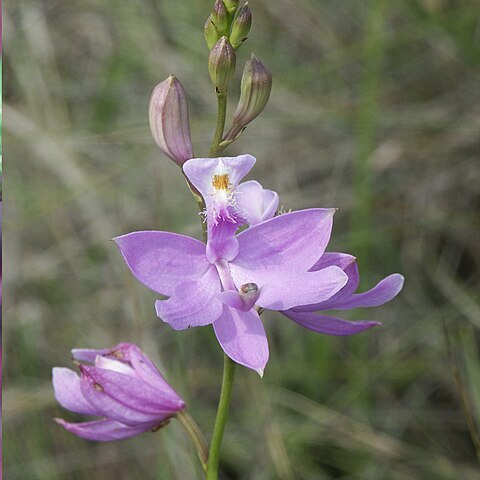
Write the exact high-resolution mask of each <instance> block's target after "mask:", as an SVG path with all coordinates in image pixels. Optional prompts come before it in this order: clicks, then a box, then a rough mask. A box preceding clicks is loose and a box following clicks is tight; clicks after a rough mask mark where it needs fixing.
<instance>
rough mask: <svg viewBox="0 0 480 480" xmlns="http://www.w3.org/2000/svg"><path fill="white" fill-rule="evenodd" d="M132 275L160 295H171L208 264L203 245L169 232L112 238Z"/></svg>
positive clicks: (207, 266) (195, 276) (145, 232)
mask: <svg viewBox="0 0 480 480" xmlns="http://www.w3.org/2000/svg"><path fill="white" fill-rule="evenodd" d="M114 241H115V243H116V244H117V246H118V247H119V249H120V251H121V252H122V255H123V258H124V259H125V261H126V262H127V265H128V267H129V268H130V270H131V272H132V273H133V275H134V276H135V277H136V278H137V279H138V280H139V281H140V282H141V283H143V284H144V285H145V286H146V287H148V288H150V289H152V290H153V291H155V292H157V293H160V294H161V295H167V296H170V295H173V293H174V291H175V288H176V287H177V286H178V285H179V284H180V283H182V282H184V281H185V280H190V279H192V280H193V279H196V278H198V277H200V276H201V275H203V274H204V273H205V272H206V271H207V270H208V268H209V267H210V263H209V262H208V260H207V259H206V257H205V245H204V244H203V243H202V242H199V241H198V240H195V239H193V238H190V237H186V236H184V235H178V234H175V233H169V232H157V231H143V232H133V233H129V234H127V235H123V236H121V237H117V238H115V239H114Z"/></svg>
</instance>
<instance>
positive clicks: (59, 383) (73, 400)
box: [52, 367, 99, 415]
mask: <svg viewBox="0 0 480 480" xmlns="http://www.w3.org/2000/svg"><path fill="white" fill-rule="evenodd" d="M52 377H53V389H54V391H55V398H56V400H57V402H58V403H59V404H60V405H61V406H62V407H63V408H66V409H67V410H70V411H71V412H75V413H84V414H86V415H99V413H98V411H97V410H96V409H95V408H94V407H93V406H92V405H91V404H90V403H89V402H87V400H85V397H84V396H83V394H82V392H81V390H80V377H79V376H78V375H77V374H76V373H75V372H74V371H73V370H70V369H69V368H60V367H55V368H54V369H53V370H52Z"/></svg>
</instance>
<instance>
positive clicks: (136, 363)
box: [129, 345, 183, 404]
mask: <svg viewBox="0 0 480 480" xmlns="http://www.w3.org/2000/svg"><path fill="white" fill-rule="evenodd" d="M129 361H130V363H131V365H132V368H133V369H134V370H135V373H136V374H137V375H138V377H139V378H141V379H142V380H143V381H144V382H147V383H148V384H150V385H151V386H152V387H154V388H157V389H159V390H161V391H162V392H163V394H164V395H165V397H168V398H170V399H171V401H173V402H174V403H176V404H183V400H182V399H181V397H180V396H179V395H178V394H177V392H176V391H175V390H174V389H173V388H172V387H171V386H170V385H169V384H168V383H167V381H166V380H165V378H164V376H163V375H162V374H161V373H160V371H159V370H158V368H157V367H156V366H155V365H154V364H153V363H152V361H151V360H150V359H149V358H148V357H147V356H146V355H145V354H144V353H143V352H142V351H141V350H140V349H139V348H138V347H137V346H136V345H131V348H130V349H129Z"/></svg>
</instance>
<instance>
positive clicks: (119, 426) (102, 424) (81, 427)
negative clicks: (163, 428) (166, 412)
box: [55, 418, 161, 442]
mask: <svg viewBox="0 0 480 480" xmlns="http://www.w3.org/2000/svg"><path fill="white" fill-rule="evenodd" d="M55 421H56V422H57V423H58V424H59V425H61V426H62V427H63V428H65V430H68V431H69V432H71V433H73V434H74V435H76V436H77V437H81V438H85V439H86V440H94V441H97V442H110V441H113V440H123V439H124V438H130V437H133V436H135V435H138V434H140V433H143V432H146V431H147V430H151V429H152V428H154V427H155V423H153V424H142V425H138V426H134V427H130V426H127V425H124V424H123V423H120V422H116V421H114V420H108V419H102V420H94V421H92V422H81V423H70V422H66V421H65V420H62V419H61V418H56V419H55ZM158 423H161V419H159V420H158Z"/></svg>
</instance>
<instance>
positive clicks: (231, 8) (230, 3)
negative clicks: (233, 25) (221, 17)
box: [223, 0, 238, 15]
mask: <svg viewBox="0 0 480 480" xmlns="http://www.w3.org/2000/svg"><path fill="white" fill-rule="evenodd" d="M223 3H224V4H225V8H226V9H227V12H228V14H229V15H233V14H234V13H235V12H236V11H237V8H238V0H223Z"/></svg>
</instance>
